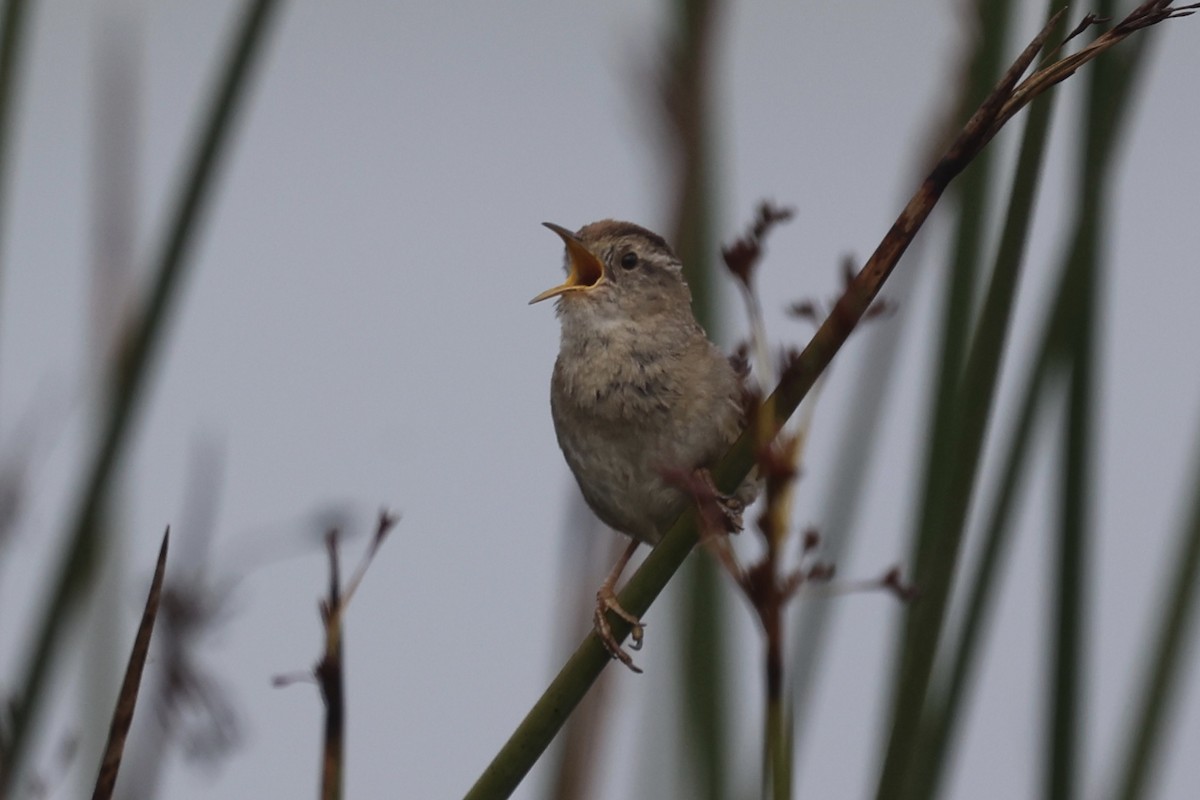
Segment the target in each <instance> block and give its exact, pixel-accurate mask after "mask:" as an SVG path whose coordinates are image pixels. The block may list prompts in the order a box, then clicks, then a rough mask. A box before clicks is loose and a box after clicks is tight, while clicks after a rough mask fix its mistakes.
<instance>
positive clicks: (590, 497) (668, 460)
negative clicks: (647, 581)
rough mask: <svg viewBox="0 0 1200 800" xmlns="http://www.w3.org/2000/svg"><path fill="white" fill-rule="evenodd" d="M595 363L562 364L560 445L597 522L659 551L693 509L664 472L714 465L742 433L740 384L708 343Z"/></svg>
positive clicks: (608, 356) (556, 386)
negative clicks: (657, 546) (680, 517)
mask: <svg viewBox="0 0 1200 800" xmlns="http://www.w3.org/2000/svg"><path fill="white" fill-rule="evenodd" d="M574 355H576V356H577V355H578V354H574ZM594 355H596V356H599V357H593V358H585V359H579V358H577V357H576V358H564V357H563V356H561V355H560V357H559V360H558V362H556V364H555V370H554V378H553V380H552V382H551V395H550V407H551V412H552V414H553V417H554V429H555V433H556V434H557V437H558V442H559V446H560V447H561V448H562V451H563V455H564V456H565V458H566V461H567V464H568V465H569V466H570V468H571V471H572V473H574V475H575V478H576V480H577V482H578V483H579V487H580V490H581V491H582V492H583V496H584V498H585V499H586V500H587V502H588V504H589V505H590V506H591V508H592V510H593V511H595V512H596V515H597V516H598V517H600V519H601V520H603V521H604V522H605V523H607V524H608V525H611V526H612V527H613V528H616V529H617V530H619V531H622V532H623V533H627V534H629V535H630V536H633V537H635V538H637V539H640V540H642V541H646V542H649V543H655V542H657V541H658V540H659V539H660V538H661V537H662V534H663V533H664V532H665V529H666V527H667V526H668V525H670V524H671V522H673V521H674V520H675V518H676V517H677V516H678V515H679V513H680V512H681V511H682V510H683V508H684V505H685V504H686V502H687V498H686V496H685V495H684V493H683V492H682V491H681V490H679V489H677V488H675V486H674V485H672V484H671V483H670V482H669V481H668V480H667V479H666V478H665V477H664V473H665V472H668V471H690V470H692V469H695V468H697V467H702V466H708V465H710V464H711V463H712V462H714V461H715V460H716V459H717V458H719V457H720V456H721V455H722V454H723V453H724V452H725V450H726V449H727V448H728V446H729V444H731V443H732V441H733V440H734V438H736V436H737V435H738V433H739V432H740V429H741V404H740V387H739V382H738V377H737V375H736V374H735V373H734V371H733V369H732V367H731V366H730V365H729V363H728V361H727V359H726V358H725V357H724V356H723V355H722V354H721V353H720V351H718V350H717V349H716V348H715V347H714V346H713V345H712V344H711V343H710V342H709V341H708V340H707V339H706V338H704V337H703V335H702V334H698V337H697V338H696V339H694V340H693V341H691V342H688V343H687V346H686V347H685V348H684V349H683V351H682V352H674V353H660V354H658V355H655V354H652V353H647V352H640V351H638V350H637V348H636V347H635V348H630V349H629V351H628V352H626V353H624V354H616V353H613V352H611V351H609V352H605V353H602V354H594ZM618 356H619V357H618Z"/></svg>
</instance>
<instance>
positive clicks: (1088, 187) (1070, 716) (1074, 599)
mask: <svg viewBox="0 0 1200 800" xmlns="http://www.w3.org/2000/svg"><path fill="white" fill-rule="evenodd" d="M1112 6H1113V3H1111V2H1108V3H1105V4H1102V6H1101V7H1100V8H1099V9H1098V13H1100V14H1103V15H1109V14H1111V13H1112ZM1146 41H1147V40H1146V39H1144V38H1142V39H1139V40H1138V41H1137V42H1136V43H1135V45H1136V46H1135V47H1134V48H1132V49H1127V50H1125V51H1124V52H1122V53H1117V54H1113V55H1111V56H1110V57H1109V58H1106V59H1101V60H1099V62H1098V63H1097V64H1096V65H1095V70H1094V71H1093V73H1092V75H1091V80H1090V82H1089V91H1088V97H1087V105H1086V107H1085V110H1084V117H1083V120H1082V124H1081V129H1082V131H1081V133H1082V136H1083V146H1082V147H1081V148H1080V152H1081V158H1080V164H1079V188H1078V198H1079V212H1078V214H1079V216H1078V221H1077V223H1076V228H1075V233H1074V237H1073V240H1072V246H1071V251H1070V254H1069V255H1068V262H1067V270H1068V272H1069V274H1070V275H1071V276H1072V278H1071V279H1070V282H1071V287H1070V288H1069V289H1068V291H1067V293H1066V297H1068V298H1070V299H1069V301H1068V302H1069V307H1068V309H1067V327H1066V328H1064V329H1063V331H1062V338H1061V339H1060V345H1061V347H1062V358H1063V365H1062V366H1063V369H1064V370H1069V376H1070V382H1069V384H1068V385H1069V389H1068V406H1067V424H1066V430H1065V431H1064V433H1065V437H1066V438H1065V441H1064V445H1065V462H1064V472H1063V476H1062V479H1063V484H1062V487H1061V491H1062V494H1061V502H1062V506H1061V511H1060V513H1061V527H1060V537H1059V540H1058V543H1057V544H1058V548H1057V552H1056V560H1057V583H1056V585H1055V606H1054V609H1053V614H1054V624H1053V632H1052V638H1051V640H1050V642H1049V647H1050V658H1051V676H1052V680H1051V683H1050V685H1049V687H1048V691H1049V693H1050V695H1049V697H1048V702H1047V709H1048V714H1047V718H1046V736H1047V743H1048V759H1047V762H1046V764H1045V766H1044V770H1045V774H1044V778H1043V780H1044V786H1043V793H1044V796H1045V797H1047V798H1051V799H1052V800H1060V799H1061V800H1071V798H1074V797H1077V796H1078V795H1079V788H1078V785H1079V767H1078V761H1079V753H1080V752H1082V751H1084V749H1085V744H1084V742H1083V735H1084V734H1085V733H1086V727H1085V726H1084V725H1083V722H1082V720H1083V719H1084V714H1083V713H1082V711H1081V709H1080V706H1081V699H1082V697H1083V696H1084V690H1085V688H1086V675H1085V674H1084V667H1085V663H1086V662H1085V657H1084V653H1085V652H1086V648H1087V643H1086V641H1085V639H1084V635H1085V631H1086V630H1087V620H1086V618H1085V615H1086V611H1087V577H1088V565H1089V557H1090V551H1091V544H1090V539H1091V525H1090V522H1089V519H1088V503H1087V498H1088V488H1089V487H1090V486H1091V485H1092V480H1093V476H1092V468H1091V463H1092V456H1091V448H1092V446H1093V445H1092V442H1093V434H1092V428H1093V423H1094V412H1093V410H1092V399H1091V398H1092V397H1094V395H1095V386H1094V383H1095V378H1094V371H1095V362H1096V353H1095V349H1096V331H1095V326H1096V321H1095V320H1096V305H1097V303H1098V302H1099V300H1098V293H1099V289H1100V286H1101V285H1102V267H1103V263H1102V258H1101V252H1102V250H1101V237H1102V235H1103V231H1104V230H1105V229H1106V224H1105V223H1106V221H1105V215H1106V210H1107V205H1108V201H1107V198H1108V197H1109V189H1110V180H1111V177H1112V173H1113V166H1114V162H1115V159H1114V158H1113V152H1114V149H1115V145H1116V142H1117V139H1118V136H1119V133H1120V123H1121V122H1122V121H1124V119H1126V116H1125V115H1124V114H1123V113H1122V112H1123V111H1124V108H1125V105H1126V101H1127V100H1128V98H1129V96H1130V94H1131V90H1132V86H1133V85H1134V81H1135V79H1136V77H1137V76H1138V75H1139V74H1140V66H1141V64H1142V63H1144V57H1143V56H1144V47H1145V46H1146Z"/></svg>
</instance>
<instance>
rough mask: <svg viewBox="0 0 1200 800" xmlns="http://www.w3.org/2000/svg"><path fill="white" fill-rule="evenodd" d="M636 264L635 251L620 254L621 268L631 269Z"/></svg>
mask: <svg viewBox="0 0 1200 800" xmlns="http://www.w3.org/2000/svg"><path fill="white" fill-rule="evenodd" d="M637 265H638V257H637V253H634V252H633V251H630V252H628V253H626V254H625V255H623V256H621V267H622V268H623V269H633V268H634V267H636V266H637Z"/></svg>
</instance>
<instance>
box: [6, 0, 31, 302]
mask: <svg viewBox="0 0 1200 800" xmlns="http://www.w3.org/2000/svg"><path fill="white" fill-rule="evenodd" d="M28 8H29V3H28V2H27V1H26V0H5V2H4V10H3V25H4V28H3V29H2V30H0V266H2V265H3V252H4V243H5V236H4V231H5V229H6V228H7V224H6V223H7V220H8V213H7V212H8V202H7V200H8V188H9V178H10V177H11V175H12V158H11V154H10V153H9V142H10V141H12V138H13V136H12V133H13V129H14V128H15V127H16V125H15V123H14V122H13V107H14V106H15V105H16V97H17V92H18V88H17V73H18V70H19V68H20V65H21V53H22V50H23V48H24V45H25V39H26V36H25V26H26V23H25V19H26V17H28V11H27V9H28ZM2 277H3V270H2V269H0V278H2ZM0 285H3V281H2V280H0ZM0 297H3V294H2V293H0Z"/></svg>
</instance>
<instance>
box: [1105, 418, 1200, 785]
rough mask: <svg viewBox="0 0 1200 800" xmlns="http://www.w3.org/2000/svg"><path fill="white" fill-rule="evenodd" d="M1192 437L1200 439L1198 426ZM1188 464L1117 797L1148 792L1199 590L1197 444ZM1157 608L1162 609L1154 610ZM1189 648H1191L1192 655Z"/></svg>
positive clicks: (1199, 461) (1128, 726)
mask: <svg viewBox="0 0 1200 800" xmlns="http://www.w3.org/2000/svg"><path fill="white" fill-rule="evenodd" d="M1195 440H1196V443H1197V445H1200V428H1198V429H1197V433H1196V439H1195ZM1194 464H1195V466H1194V467H1193V470H1194V472H1193V478H1192V489H1191V501H1192V508H1191V511H1190V512H1189V514H1188V518H1187V521H1186V523H1185V524H1184V526H1183V528H1182V529H1181V530H1180V531H1179V540H1178V543H1177V547H1178V553H1177V554H1176V555H1175V557H1174V558H1172V559H1171V560H1170V562H1169V563H1168V566H1167V570H1166V571H1168V572H1172V575H1171V578H1170V580H1169V582H1167V583H1166V584H1165V587H1164V588H1165V592H1164V595H1163V602H1162V603H1161V604H1159V605H1156V606H1154V607H1153V612H1154V613H1153V616H1152V619H1153V620H1154V622H1153V623H1152V624H1151V625H1150V626H1148V627H1154V625H1155V624H1157V629H1156V630H1155V631H1154V634H1153V637H1152V639H1151V642H1150V646H1149V647H1148V648H1147V650H1146V652H1148V653H1152V654H1153V656H1152V657H1151V659H1150V660H1148V661H1146V662H1145V664H1144V667H1145V672H1144V675H1143V676H1142V678H1143V683H1142V689H1141V697H1140V701H1139V703H1138V706H1137V711H1136V712H1135V713H1133V714H1131V715H1130V716H1129V719H1130V722H1129V723H1128V724H1126V725H1125V726H1124V728H1125V731H1126V735H1125V737H1124V739H1125V756H1124V758H1122V759H1120V761H1121V773H1120V775H1119V777H1118V778H1117V780H1116V781H1114V782H1113V786H1115V787H1117V789H1116V792H1115V793H1114V795H1113V797H1115V798H1118V800H1139V798H1142V797H1147V796H1149V792H1148V787H1147V785H1146V784H1147V780H1148V779H1149V778H1151V777H1152V774H1153V772H1152V771H1153V767H1154V763H1155V759H1156V757H1157V755H1158V752H1157V751H1158V748H1159V746H1160V744H1161V743H1162V735H1163V728H1164V726H1165V725H1166V723H1167V722H1168V718H1169V716H1170V713H1171V710H1172V708H1171V703H1170V700H1171V697H1172V695H1173V694H1174V693H1175V692H1176V691H1177V690H1178V688H1179V678H1180V670H1181V667H1182V666H1183V665H1182V664H1181V663H1180V662H1181V661H1182V659H1183V657H1184V656H1185V655H1186V654H1187V642H1188V636H1189V635H1191V636H1194V635H1195V631H1194V630H1192V628H1193V626H1194V625H1195V617H1196V594H1197V592H1198V590H1200V447H1198V448H1197V452H1196V456H1195V460H1194ZM1159 609H1162V611H1161V612H1160V611H1159ZM1194 655H1195V653H1194V652H1193V656H1194Z"/></svg>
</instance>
